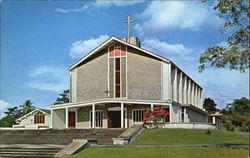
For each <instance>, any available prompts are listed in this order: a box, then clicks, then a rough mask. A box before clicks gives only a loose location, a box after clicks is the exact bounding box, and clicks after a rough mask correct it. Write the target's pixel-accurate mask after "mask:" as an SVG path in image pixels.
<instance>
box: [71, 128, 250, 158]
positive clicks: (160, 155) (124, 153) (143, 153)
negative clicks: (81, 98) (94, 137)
mask: <svg viewBox="0 0 250 158" xmlns="http://www.w3.org/2000/svg"><path fill="white" fill-rule="evenodd" d="M206 131H207V130H188V129H154V130H145V131H144V132H143V133H142V134H141V135H140V136H138V137H137V138H136V140H135V141H133V142H132V143H131V144H129V146H120V147H93V148H87V149H84V150H83V151H81V152H79V153H78V154H75V155H73V156H71V157H72V158H73V157H75V158H247V156H248V153H249V148H248V147H218V146H217V147H150V148H149V147H133V146H132V145H162V144H224V143H225V144H228V143H230V144H248V143H249V142H248V139H249V138H248V137H247V136H242V135H238V134H236V133H232V132H228V131H223V130H211V135H207V134H206Z"/></svg>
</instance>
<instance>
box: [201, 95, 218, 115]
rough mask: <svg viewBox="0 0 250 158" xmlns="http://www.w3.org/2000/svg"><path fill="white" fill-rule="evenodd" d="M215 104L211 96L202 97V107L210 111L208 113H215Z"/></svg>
mask: <svg viewBox="0 0 250 158" xmlns="http://www.w3.org/2000/svg"><path fill="white" fill-rule="evenodd" d="M216 106H217V104H215V102H214V100H213V99H211V98H205V99H204V102H203V107H204V109H205V110H206V111H207V112H208V113H210V114H212V113H215V112H216V111H217V108H216Z"/></svg>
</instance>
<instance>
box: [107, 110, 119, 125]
mask: <svg viewBox="0 0 250 158" xmlns="http://www.w3.org/2000/svg"><path fill="white" fill-rule="evenodd" d="M120 127H121V111H108V128H120Z"/></svg>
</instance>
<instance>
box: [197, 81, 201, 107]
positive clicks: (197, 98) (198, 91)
mask: <svg viewBox="0 0 250 158" xmlns="http://www.w3.org/2000/svg"><path fill="white" fill-rule="evenodd" d="M196 90H197V91H196V106H197V107H199V106H200V105H199V102H198V99H199V87H198V85H196Z"/></svg>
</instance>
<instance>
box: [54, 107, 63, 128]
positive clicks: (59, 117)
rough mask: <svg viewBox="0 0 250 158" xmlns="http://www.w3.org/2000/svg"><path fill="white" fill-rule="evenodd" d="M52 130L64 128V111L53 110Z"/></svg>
mask: <svg viewBox="0 0 250 158" xmlns="http://www.w3.org/2000/svg"><path fill="white" fill-rule="evenodd" d="M53 111H54V112H53V116H52V118H53V128H57V129H62V128H65V127H66V124H65V117H66V116H65V109H55V110H53Z"/></svg>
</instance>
